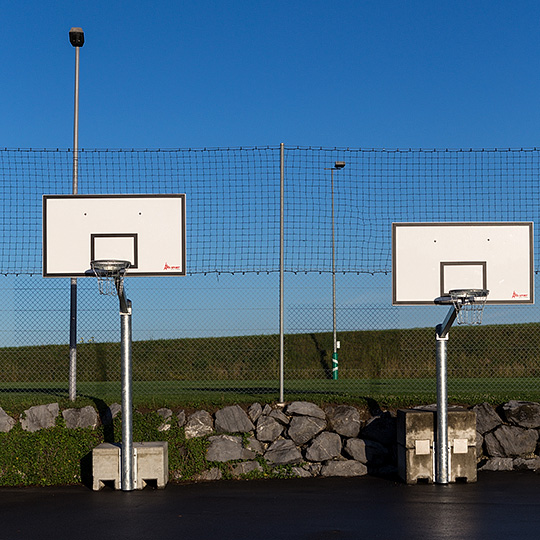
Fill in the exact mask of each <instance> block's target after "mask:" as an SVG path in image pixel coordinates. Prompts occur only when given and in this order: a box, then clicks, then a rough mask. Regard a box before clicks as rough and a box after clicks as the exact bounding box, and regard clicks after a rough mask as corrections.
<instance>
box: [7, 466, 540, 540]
mask: <svg viewBox="0 0 540 540" xmlns="http://www.w3.org/2000/svg"><path fill="white" fill-rule="evenodd" d="M20 538H24V539H27V538H28V539H30V538H31V539H35V540H48V539H53V538H54V539H55V540H60V539H64V538H65V539H74V540H84V539H87V538H88V539H90V538H91V539H96V538H113V539H115V540H119V539H143V538H144V539H154V538H155V539H160V540H161V539H169V538H171V539H172V538H174V539H184V538H185V539H190V540H206V539H213V540H214V539H216V540H217V539H223V540H228V539H235V540H242V539H250V540H253V539H257V540H266V539H272V540H288V539H291V540H292V539H294V540H304V539H305V540H320V539H379V538H381V539H394V538H399V539H409V538H410V539H413V538H414V539H424V538H426V539H428V538H429V539H434V540H435V539H441V538H445V539H456V538H459V539H461V538H463V539H465V538H467V539H499V538H500V539H510V538H518V539H520V540H522V539H529V538H531V539H532V538H535V539H537V538H540V475H537V474H535V473H532V472H518V471H514V472H509V473H505V472H490V473H488V472H485V473H479V474H478V482H477V483H473V484H450V485H447V486H440V485H427V484H425V485H414V486H407V485H405V484H402V483H399V482H396V481H392V480H386V479H380V478H373V477H361V478H313V479H291V480H255V481H253V480H252V481H220V482H207V483H197V484H169V485H168V486H167V488H166V489H164V490H150V489H145V490H143V491H133V492H130V493H124V492H121V491H114V490H112V489H108V488H106V489H104V490H102V491H100V492H93V491H91V490H90V489H88V488H86V487H82V486H71V487H58V488H1V489H0V539H1V540H14V539H20Z"/></svg>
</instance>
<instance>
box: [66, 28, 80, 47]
mask: <svg viewBox="0 0 540 540" xmlns="http://www.w3.org/2000/svg"><path fill="white" fill-rule="evenodd" d="M69 42H70V43H71V44H72V45H73V46H74V47H82V46H83V45H84V32H83V29H82V28H72V29H71V30H70V31H69Z"/></svg>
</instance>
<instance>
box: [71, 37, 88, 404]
mask: <svg viewBox="0 0 540 540" xmlns="http://www.w3.org/2000/svg"><path fill="white" fill-rule="evenodd" d="M69 41H70V43H71V44H72V45H73V47H75V105H74V119H73V195H77V194H78V192H79V50H80V48H81V47H82V46H83V45H84V32H83V30H82V28H72V29H71V30H70V31H69ZM76 398H77V278H71V287H70V315H69V399H70V400H71V401H75V399H76Z"/></svg>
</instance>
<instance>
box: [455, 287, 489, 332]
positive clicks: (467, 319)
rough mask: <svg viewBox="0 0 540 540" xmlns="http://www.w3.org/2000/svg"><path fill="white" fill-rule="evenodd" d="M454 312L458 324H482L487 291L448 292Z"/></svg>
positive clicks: (462, 290)
mask: <svg viewBox="0 0 540 540" xmlns="http://www.w3.org/2000/svg"><path fill="white" fill-rule="evenodd" d="M448 294H449V295H450V299H451V301H452V304H453V305H454V308H455V310H456V321H457V323H458V324H465V325H469V326H472V325H475V324H482V317H483V315H484V307H485V305H486V300H487V297H488V294H489V291H488V290H486V289H453V290H451V291H449V292H448Z"/></svg>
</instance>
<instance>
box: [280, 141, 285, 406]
mask: <svg viewBox="0 0 540 540" xmlns="http://www.w3.org/2000/svg"><path fill="white" fill-rule="evenodd" d="M279 161H280V183H279V184H280V197H279V200H280V216H279V402H280V403H284V402H285V398H284V393H285V392H284V359H285V346H284V345H285V340H284V317H283V312H284V304H283V298H284V290H283V289H284V281H285V280H284V272H285V248H284V236H285V208H284V203H285V149H284V145H283V143H281V144H280V159H279Z"/></svg>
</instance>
